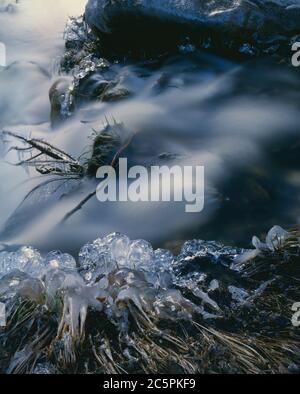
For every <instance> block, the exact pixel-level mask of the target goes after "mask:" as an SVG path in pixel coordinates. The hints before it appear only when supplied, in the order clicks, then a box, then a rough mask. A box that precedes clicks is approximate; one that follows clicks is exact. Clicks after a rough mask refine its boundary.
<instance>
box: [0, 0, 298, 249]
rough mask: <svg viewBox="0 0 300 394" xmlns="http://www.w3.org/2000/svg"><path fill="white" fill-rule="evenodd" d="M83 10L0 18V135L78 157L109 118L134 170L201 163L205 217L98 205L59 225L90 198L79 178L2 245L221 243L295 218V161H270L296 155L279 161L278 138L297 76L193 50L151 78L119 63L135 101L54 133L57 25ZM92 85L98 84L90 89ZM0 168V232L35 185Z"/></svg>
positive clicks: (33, 7)
mask: <svg viewBox="0 0 300 394" xmlns="http://www.w3.org/2000/svg"><path fill="white" fill-rule="evenodd" d="M84 4H85V1H84V0H82V1H74V0H61V1H59V2H56V3H53V2H52V1H50V0H23V1H20V2H19V3H18V4H17V5H15V7H14V8H12V9H11V10H10V11H9V12H2V13H0V41H3V42H5V43H6V45H7V49H8V51H7V52H8V64H9V66H8V68H6V69H3V70H1V71H0V115H1V116H0V127H1V128H6V129H9V130H12V131H15V132H18V133H21V134H25V135H29V134H31V135H32V136H35V137H38V138H43V139H45V140H47V141H49V142H50V143H52V144H53V145H55V146H58V147H59V148H61V149H64V150H65V151H67V152H68V153H70V154H72V155H73V156H75V157H76V156H79V155H80V154H81V153H82V152H83V151H85V150H86V148H87V147H88V146H89V145H90V144H91V140H90V139H89V136H90V135H91V132H92V128H95V129H96V130H100V129H101V128H102V125H103V122H104V121H105V118H106V117H107V118H108V119H109V120H110V119H117V121H120V122H124V124H125V126H126V128H127V129H128V130H130V131H131V132H134V133H136V138H135V139H134V141H133V144H132V147H131V148H130V149H131V150H130V157H131V160H132V162H133V163H134V164H143V165H152V164H153V163H157V162H158V158H159V156H160V155H161V154H165V153H167V154H168V153H170V154H171V155H172V154H173V155H174V154H175V155H176V156H179V157H181V159H180V160H181V164H187V165H191V164H195V165H204V166H205V173H206V204H205V210H204V212H202V213H201V214H199V215H197V214H196V215H191V214H186V213H185V209H184V203H182V204H180V203H177V204H166V203H163V204H160V203H156V204H145V203H141V204H140V203H134V204H132V203H122V204H121V203H119V204H118V203H107V204H100V203H99V202H98V201H97V200H96V199H92V200H91V201H90V202H89V203H88V204H87V205H86V206H85V207H84V209H82V210H80V211H79V212H78V213H77V214H76V215H75V216H73V217H72V218H71V219H70V220H69V221H68V222H67V223H66V224H65V225H64V226H62V225H61V224H60V223H61V220H62V219H63V217H64V216H65V214H66V213H67V212H69V211H70V210H71V209H72V208H74V206H76V205H77V204H78V203H79V202H80V201H81V200H82V199H83V198H84V197H85V196H86V195H87V194H88V193H90V192H91V191H93V190H95V182H93V181H85V182H82V183H81V184H80V187H79V189H77V190H75V191H73V192H72V193H70V194H67V195H64V194H65V193H64V189H63V188H62V189H61V190H60V196H61V195H64V198H62V199H59V200H57V198H58V195H57V194H55V193H53V192H52V191H51V190H48V191H47V190H45V189H42V192H43V193H44V195H43V198H41V196H38V198H35V199H32V201H31V202H30V201H29V202H28V203H27V204H25V206H24V208H23V209H22V210H21V211H18V212H17V214H16V215H15V216H14V220H13V221H11V222H10V224H9V226H8V227H9V228H8V229H7V228H5V231H3V232H2V233H1V240H2V241H3V242H5V243H8V244H11V245H14V244H21V245H24V244H26V245H32V246H34V247H37V248H39V249H41V250H51V249H62V250H66V251H72V250H73V249H77V248H79V247H80V246H81V245H82V244H84V243H85V242H87V241H89V240H92V239H96V238H97V237H99V236H103V235H104V234H107V233H110V232H120V233H126V234H128V236H130V238H132V239H140V238H143V239H147V240H149V241H153V242H155V243H156V244H158V245H161V244H162V243H163V242H164V241H167V240H172V239H173V240H174V239H182V238H185V237H200V238H207V237H213V238H222V237H224V234H226V233H227V236H228V237H229V240H232V241H241V240H243V239H247V240H248V239H249V237H250V235H252V233H254V232H257V233H259V231H260V230H258V231H256V230H254V229H253V227H255V226H258V228H259V229H260V228H262V229H264V228H266V227H268V226H270V227H271V226H272V225H273V224H275V223H282V224H285V223H286V222H288V223H290V222H291V221H292V220H294V221H297V218H298V216H299V212H298V208H297V204H296V203H297V201H298V199H299V190H300V188H299V184H295V182H294V180H295V179H296V178H297V174H298V173H299V169H298V167H297V165H295V164H294V163H293V162H292V163H283V165H282V163H277V159H278V155H279V157H280V158H282V159H284V160H286V161H287V160H288V159H292V156H293V155H294V154H295V151H294V150H292V151H289V149H290V148H288V152H289V153H287V154H286V153H283V154H282V155H281V154H280V153H278V150H279V151H280V147H281V143H282V140H289V139H291V140H297V138H298V137H297V135H298V132H299V127H298V119H299V109H298V107H297V102H298V101H299V98H300V97H299V91H300V90H299V89H298V87H299V78H298V75H295V74H294V73H293V72H292V71H289V70H287V69H284V70H281V69H280V70H278V69H277V68H274V69H273V65H272V64H271V63H270V64H262V66H261V67H260V66H258V65H257V64H256V63H253V64H252V65H251V64H249V65H242V66H240V65H237V64H235V63H234V62H228V61H225V60H223V59H220V58H218V57H216V56H213V55H207V54H204V53H201V52H200V53H199V54H195V55H189V56H187V57H186V58H185V57H184V56H181V57H179V58H177V59H176V58H175V59H171V60H170V61H169V62H167V63H166V64H164V65H163V67H162V68H161V69H158V70H157V69H155V70H154V69H152V70H150V71H149V69H147V70H146V71H145V70H142V69H139V68H138V67H135V66H126V67H123V68H122V67H121V66H120V67H119V68H118V67H117V66H116V68H117V72H118V73H119V74H120V75H121V78H122V80H123V83H124V84H125V85H126V86H129V87H130V88H131V89H132V90H133V91H134V93H135V94H134V95H133V96H132V97H131V98H129V99H127V100H125V101H121V102H119V103H100V102H96V103H89V104H88V105H86V106H85V107H83V108H81V109H80V110H79V111H78V112H77V113H76V115H75V116H73V117H72V118H70V119H69V120H68V121H67V122H65V123H63V124H62V125H61V126H60V127H59V128H57V129H55V130H53V129H51V128H50V121H49V119H50V104H49V99H48V91H49V88H50V86H51V84H52V83H53V81H55V80H56V79H57V77H58V75H57V68H56V67H55V62H56V59H57V58H58V57H59V56H60V55H61V54H62V53H63V44H64V43H63V30H64V25H65V22H66V19H67V17H68V16H69V15H76V14H79V13H80V12H81V11H82V9H83V8H84ZM12 26H13V28H12ZM165 76H167V78H166V80H167V84H166V86H165V87H164V89H163V90H162V91H160V92H157V91H156V90H155V89H154V87H155V86H157V84H158V81H160V80H162V78H165ZM97 78H98V79H100V80H101V75H100V76H97V77H95V83H97ZM291 145H293V144H291ZM7 148H8V147H7V146H4V145H3V144H2V145H1V150H0V152H1V153H0V154H1V155H2V158H3V160H5V161H9V162H16V161H17V157H15V156H14V155H13V154H9V155H7V156H4V153H5V151H6V150H7ZM296 152H297V151H296ZM276 155H277V156H276ZM5 161H3V162H1V166H0V226H1V227H3V226H4V224H5V223H6V221H7V219H8V218H9V217H11V215H12V213H13V212H14V211H15V209H16V208H17V207H18V205H19V204H20V202H21V201H22V200H23V198H24V197H25V196H26V194H27V193H28V192H29V191H30V190H31V189H32V188H33V187H34V186H36V185H37V184H38V183H39V182H41V181H43V179H41V178H38V179H32V181H31V182H30V183H28V182H27V183H24V181H26V180H28V174H27V173H26V172H25V171H24V170H23V169H21V168H20V167H14V166H11V165H9V164H7V163H6V162H5ZM174 162H176V160H174ZM168 163H170V164H172V163H173V161H172V160H171V162H168ZM161 164H165V162H164V161H163V160H162V161H161ZM244 172H245V173H246V174H247V176H249V178H250V179H248V178H247V176H245V175H244ZM249 174H250V175H249ZM36 175H37V174H36V173H33V172H31V173H30V176H31V177H32V178H33V177H34V176H36ZM220 212H221V213H220ZM292 218H294V219H292ZM283 222H285V223H283ZM210 223H212V224H211V227H209V224H210ZM228 234H229V235H228ZM230 237H231V238H230Z"/></svg>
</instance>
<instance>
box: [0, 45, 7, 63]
mask: <svg viewBox="0 0 300 394" xmlns="http://www.w3.org/2000/svg"><path fill="white" fill-rule="evenodd" d="M0 67H6V46H5V44H4V43H3V42H0Z"/></svg>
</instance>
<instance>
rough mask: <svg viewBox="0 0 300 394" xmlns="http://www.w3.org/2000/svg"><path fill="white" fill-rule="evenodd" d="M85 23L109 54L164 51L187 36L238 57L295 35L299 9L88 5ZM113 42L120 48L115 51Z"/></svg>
mask: <svg viewBox="0 0 300 394" xmlns="http://www.w3.org/2000/svg"><path fill="white" fill-rule="evenodd" d="M85 19H86V22H87V23H88V24H89V26H90V27H91V28H92V29H93V30H94V31H95V32H96V33H97V34H98V35H100V37H101V39H102V40H103V45H105V43H104V42H105V41H106V40H107V43H108V45H111V46H112V47H113V48H112V50H114V49H117V48H122V47H125V48H127V49H128V48H131V50H133V49H134V48H135V47H139V48H144V49H145V48H147V46H150V47H152V48H153V46H157V47H159V45H160V46H161V47H162V48H163V47H165V48H166V47H168V46H169V45H170V43H173V45H174V43H175V44H176V43H177V44H178V42H179V41H180V38H184V37H186V36H190V37H193V39H194V40H195V41H196V43H197V44H198V45H199V44H200V43H201V44H202V45H203V46H209V45H210V41H211V40H212V39H214V35H215V34H216V35H217V36H216V37H215V39H216V41H220V42H219V44H221V46H222V41H223V44H225V45H226V46H233V47H235V49H238V48H239V49H241V51H242V52H243V51H246V47H247V45H248V52H249V48H251V45H254V44H255V45H256V46H258V47H261V49H263V47H264V46H265V45H267V46H268V41H269V44H270V41H271V40H272V39H275V41H276V40H277V41H278V42H280V36H281V39H282V38H283V37H290V36H291V35H294V34H295V33H296V32H297V31H298V32H299V21H300V8H299V2H298V1H297V0H290V1H289V0H288V1H275V0H274V1H267V2H265V1H260V0H254V1H247V0H238V1H236V0H228V1H209V2H203V1H198V0H192V1H190V0H187V1H176V0H168V1H159V0H151V1H148V0H147V1H146V0H145V1H143V0H131V1H126V2H123V1H107V0H90V1H89V2H88V4H87V7H86V13H85ZM275 36H277V37H275ZM117 41H119V46H118V47H115V48H114V43H116V42H117ZM120 41H121V43H122V45H120ZM273 45H274V43H273ZM270 46H271V45H269V47H270Z"/></svg>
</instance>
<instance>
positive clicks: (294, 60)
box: [292, 42, 300, 67]
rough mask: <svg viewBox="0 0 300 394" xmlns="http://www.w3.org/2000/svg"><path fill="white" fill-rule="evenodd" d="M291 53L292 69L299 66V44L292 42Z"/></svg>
mask: <svg viewBox="0 0 300 394" xmlns="http://www.w3.org/2000/svg"><path fill="white" fill-rule="evenodd" d="M292 51H293V52H294V54H293V56H292V65H293V66H294V67H299V66H300V42H294V44H293V45H292Z"/></svg>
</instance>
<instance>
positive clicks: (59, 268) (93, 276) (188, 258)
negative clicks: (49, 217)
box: [0, 227, 299, 373]
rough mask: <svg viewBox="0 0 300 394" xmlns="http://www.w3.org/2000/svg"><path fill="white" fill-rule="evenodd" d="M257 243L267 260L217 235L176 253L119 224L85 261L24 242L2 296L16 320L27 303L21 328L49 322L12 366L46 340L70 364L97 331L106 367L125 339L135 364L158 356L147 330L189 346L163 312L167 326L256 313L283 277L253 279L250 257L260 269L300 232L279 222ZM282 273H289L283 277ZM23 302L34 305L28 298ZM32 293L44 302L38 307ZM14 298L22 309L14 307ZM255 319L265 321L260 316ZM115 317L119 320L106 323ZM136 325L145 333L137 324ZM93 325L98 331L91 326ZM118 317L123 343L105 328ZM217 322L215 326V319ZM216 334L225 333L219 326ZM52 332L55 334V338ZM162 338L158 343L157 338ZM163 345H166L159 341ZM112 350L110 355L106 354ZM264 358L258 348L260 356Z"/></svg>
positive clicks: (84, 254) (1, 278)
mask: <svg viewBox="0 0 300 394" xmlns="http://www.w3.org/2000/svg"><path fill="white" fill-rule="evenodd" d="M296 244H297V245H296ZM254 245H255V247H256V249H255V254H256V257H257V258H258V261H257V265H256V263H254V262H253V261H252V260H249V259H245V255H246V256H248V257H249V255H251V254H252V253H253V252H252V251H244V250H242V249H238V248H231V247H225V246H224V245H222V244H220V243H217V242H205V241H201V240H192V241H188V242H186V243H185V244H184V245H183V247H182V249H181V252H180V253H179V255H178V256H174V255H173V254H172V253H171V252H170V251H168V250H163V249H158V250H154V249H153V248H152V246H151V244H149V243H148V242H146V241H143V240H134V241H132V240H130V239H129V238H128V237H127V236H126V235H123V234H118V233H114V234H110V235H107V236H105V237H103V238H98V239H96V240H95V241H94V242H91V243H88V244H86V245H85V246H83V248H82V249H81V250H80V253H79V257H78V261H77V263H76V260H75V259H74V258H73V257H72V256H70V255H68V254H64V253H61V252H58V251H54V252H51V253H49V254H47V255H45V256H42V255H41V253H39V252H38V251H37V250H35V249H33V248H31V247H22V248H20V249H19V250H18V251H16V252H7V251H2V252H0V301H1V302H4V303H5V304H6V307H7V311H8V321H11V319H13V316H15V314H16V313H17V315H19V316H23V315H22V314H24V317H23V318H21V317H20V323H19V322H17V323H16V324H17V326H16V329H21V327H22V322H24V324H26V327H31V326H32V325H33V324H34V323H33V322H34V321H35V319H36V317H37V316H40V318H41V319H42V320H41V322H40V323H39V324H41V327H42V326H43V324H45V328H44V330H45V331H44V332H43V331H41V332H40V330H39V329H38V330H37V333H36V339H35V340H34V341H33V342H32V345H30V346H29V345H28V346H29V347H28V346H27V347H26V348H24V349H23V350H22V351H17V352H16V353H14V355H13V357H12V359H11V362H10V365H9V367H7V368H8V370H9V371H19V370H22V368H23V367H22V366H25V365H27V364H28V365H32V364H30V359H31V357H37V356H36V354H37V352H39V348H40V347H43V346H50V345H51V346H50V347H49V348H48V351H50V352H54V354H56V356H55V357H56V358H57V360H58V361H57V362H58V363H59V364H60V363H62V364H61V367H62V368H68V365H72V364H74V363H76V360H77V358H76V349H77V348H78V347H80V346H81V345H82V344H83V343H87V342H86V341H88V342H89V341H92V342H91V343H92V344H93V343H94V341H96V342H97V343H98V341H100V343H101V346H100V350H99V348H98V349H97V351H100V353H101V354H102V356H101V360H100V361H99V358H98V357H99V356H98V355H97V354H96V353H93V352H95V349H94V348H93V346H94V345H92V348H91V350H90V353H91V352H92V353H93V354H96V356H95V357H96V359H97V360H98V361H99V362H100V363H101V365H102V367H101V368H104V369H105V370H106V371H109V372H116V370H115V369H114V368H113V367H109V365H110V364H109V362H110V361H109V360H111V359H112V358H113V356H112V353H111V352H112V350H111V348H110V346H117V343H119V345H118V346H121V347H123V346H124V349H123V353H122V357H124V360H127V361H124V362H125V363H126V362H127V363H129V364H130V365H131V364H132V365H133V366H132V368H134V365H135V364H136V363H139V362H140V358H141V359H144V360H147V358H149V355H147V349H148V348H147V341H146V342H140V341H144V340H142V339H141V338H142V337H140V335H142V336H143V335H144V334H143V333H144V332H146V331H147V330H148V331H147V332H149V333H152V334H151V335H154V337H157V338H158V339H159V338H161V340H163V339H164V340H167V341H169V342H170V343H171V344H172V346H179V347H178V351H179V349H180V348H182V347H184V346H185V345H184V343H183V342H180V341H179V340H178V339H176V338H174V337H172V336H169V334H168V330H164V329H161V328H159V327H160V324H161V322H165V323H163V326H164V325H165V324H171V325H173V327H179V326H181V325H182V324H183V322H185V323H186V324H189V325H190V326H189V327H190V328H189V329H191V327H202V328H201V329H202V330H203V329H204V330H206V328H203V326H199V325H198V326H197V324H199V322H201V324H205V322H208V323H206V324H210V326H213V325H214V324H218V323H217V322H218V321H226V319H228V318H230V319H231V318H232V314H233V313H235V314H236V316H235V322H236V323H235V324H237V325H239V324H243V327H244V324H245V323H244V321H243V318H242V319H241V317H240V315H239V314H240V313H241V314H242V315H241V316H243V313H244V312H245V311H246V312H247V313H246V315H247V316H248V315H249V313H250V315H251V313H256V312H255V311H256V309H255V307H254V303H255V302H261V299H262V297H261V296H262V294H264V296H265V293H268V294H270V289H272V288H274V286H276V280H277V279H276V278H277V277H276V275H274V274H272V273H271V277H270V276H268V275H267V276H266V278H265V279H264V276H262V279H261V280H260V281H257V280H254V281H253V280H252V279H251V280H250V281H247V279H245V278H247V269H246V268H249V267H250V270H251V272H252V274H253V272H254V274H255V272H257V270H258V271H259V269H260V267H261V266H260V263H259V259H260V258H261V256H262V255H263V256H267V255H269V256H270V258H271V259H272V258H273V257H272V256H276V253H278V251H280V250H281V249H282V248H285V247H286V246H287V245H289V246H290V245H292V246H295V245H296V246H297V248H298V249H299V239H298V238H297V237H296V236H295V234H293V233H291V232H286V231H285V230H283V229H281V228H280V227H274V228H273V229H271V231H270V232H269V233H268V235H267V238H266V243H265V244H263V243H262V242H261V241H259V240H258V239H257V238H255V239H254ZM298 249H297V250H298ZM252 258H253V256H252ZM264 261H265V260H264ZM285 264H287V263H285ZM262 266H263V267H265V266H266V264H265V263H264V264H263V265H262ZM267 271H268V269H267ZM290 275H291V273H290ZM282 280H283V277H281V280H280V281H281V282H280V284H281V286H282ZM286 286H287V288H288V289H289V290H288V291H289V292H290V293H289V296H291V294H293V292H296V293H295V294H297V288H295V286H294V285H293V284H291V277H289V280H288V282H287V284H286ZM267 297H270V295H269V296H267ZM263 298H264V297H263ZM267 300H268V298H267ZM23 302H25V304H24V305H25V307H22V305H23ZM32 302H33V303H34V305H33V306H32V307H30V305H31V304H30V303H32ZM28 303H29V304H28ZM18 305H19V307H20V308H21V309H18V308H19V307H18ZM267 305H273V302H272V301H271V302H268V301H267ZM14 308H17V311H18V312H10V311H14V310H15V309H14ZM27 308H29V310H28V311H27ZM30 308H31V309H30ZM10 313H12V316H10ZM89 316H95V318H94V320H93V318H92V320H93V324H94V326H91V325H90V321H91V320H90V321H89ZM226 316H227V317H226ZM259 316H260V317H259V318H260V319H264V318H265V317H267V318H268V314H262V315H259ZM264 316H265V317H264ZM270 316H272V319H275V320H276V313H274V314H273V312H272V313H271V315H270ZM22 319H23V320H22ZM27 319H29V322H28V323H26V322H27ZM47 319H48V320H47ZM249 321H250V323H247V324H250V326H251V319H250V320H249ZM42 322H43V323H42ZM45 322H46V323H45ZM167 322H168V323H167ZM197 322H198V323H197ZM241 322H242V323H241ZM255 322H256V323H255ZM100 323H101V324H100ZM9 324H12V323H9ZM221 324H222V323H221ZM253 324H258V323H257V321H256V320H254V323H253ZM264 324H265V323H264ZM109 325H111V328H103V327H106V326H107V327H109ZM134 325H135V326H136V327H137V328H138V330H139V332H140V334H134V332H135V331H134V329H133V326H134ZM195 325H196V326H195ZM12 327H14V326H12ZM93 327H94V330H95V331H94V332H93V331H92V332H93V334H91V330H93ZM100 327H102V328H100ZM112 327H115V329H116V332H117V333H118V334H117V335H119V340H120V342H118V341H115V342H116V343H115V345H113V344H111V345H109V343H108V342H107V339H106V335H108V333H106V334H105V329H108V330H112ZM263 327H264V326H262V328H261V329H263ZM266 327H268V324H267V325H266ZM132 329H133V334H132V331H131V330H132ZM99 330H100V331H99ZM103 330H104V331H103ZM145 330H146V331H145ZM9 332H10V331H9ZM12 332H14V329H12ZM183 332H185V331H183ZM208 332H210V333H212V332H214V331H213V329H212V328H210V329H209V330H208ZM87 333H88V336H87ZM0 334H1V331H0ZM102 335H103V337H102V339H101V336H102ZM215 335H217V337H218V338H219V339H222V337H220V336H218V335H219V334H215ZM53 336H54V337H55V339H53ZM99 336H100V337H99ZM205 337H206V336H204V338H205ZM1 338H2V337H1V335H0V339H1ZM4 338H5V337H4ZM47 338H48V339H47ZM50 338H52V342H51V341H50ZM166 338H167V339H166ZM206 338H207V337H206ZM47 340H48V341H50V342H49V343H48V345H47ZM222 340H223V339H222ZM174 341H175V342H174ZM227 343H228V342H227ZM174 344H176V345H174ZM0 345H1V343H0ZM152 345H153V346H157V345H155V344H154V342H152ZM161 349H162V348H158V351H159V352H160V351H162V350H161ZM231 350H232V349H231ZM186 351H187V352H188V351H189V347H187V349H186ZM145 352H146V353H145ZM90 353H89V354H90ZM151 354H153V352H151ZM34 355H35V356H34ZM138 355H139V356H138ZM248 355H249V354H248ZM118 357H121V356H120V355H119V356H118ZM137 357H138V358H137ZM151 357H152V356H151ZM251 357H252V356H251ZM107 358H108V361H105V360H107ZM36 360H37V358H36ZM38 360H39V364H37V365H35V363H33V365H32V368H33V370H35V371H36V373H47V371H48V370H51V368H52V366H51V365H50V366H49V367H48V364H47V363H48V361H49V360H48V359H46V360H45V359H38ZM183 360H184V359H181V360H179V359H177V362H179V363H180V364H181V365H183V366H182V368H183V369H184V370H189V371H190V369H189V368H190V366H188V365H186V364H182V362H183V363H184V361H183ZM254 360H255V357H254V358H253V360H252V362H254ZM44 361H46V364H45V363H44ZM107 362H108V364H107ZM159 362H160V361H158V363H159ZM44 366H46V367H45V368H44ZM20 368H21V369H20ZM34 368H35V369H34ZM110 368H113V369H110Z"/></svg>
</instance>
